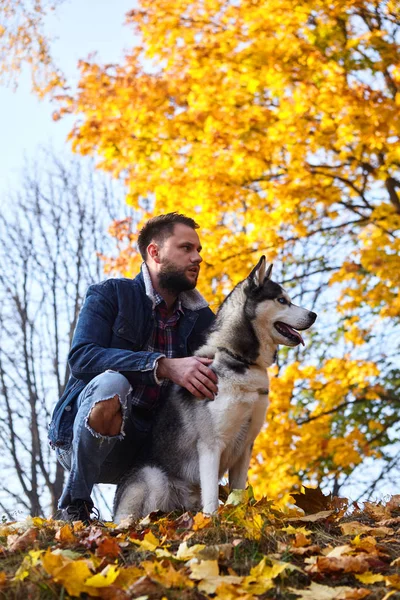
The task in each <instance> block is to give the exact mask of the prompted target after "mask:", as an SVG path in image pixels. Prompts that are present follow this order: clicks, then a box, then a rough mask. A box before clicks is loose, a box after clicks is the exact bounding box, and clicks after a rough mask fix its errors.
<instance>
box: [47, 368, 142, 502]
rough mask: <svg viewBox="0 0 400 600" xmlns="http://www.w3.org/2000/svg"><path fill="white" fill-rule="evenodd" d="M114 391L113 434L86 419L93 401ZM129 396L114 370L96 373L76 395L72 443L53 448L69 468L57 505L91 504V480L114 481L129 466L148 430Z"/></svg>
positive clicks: (127, 387) (126, 385) (127, 386)
mask: <svg viewBox="0 0 400 600" xmlns="http://www.w3.org/2000/svg"><path fill="white" fill-rule="evenodd" d="M116 394H117V395H118V397H119V400H120V403H121V410H122V425H121V431H120V433H119V434H118V435H114V436H106V435H101V434H100V433H97V432H96V431H94V430H93V429H92V428H91V427H90V425H89V423H88V419H89V415H90V412H91V410H92V408H93V406H94V405H95V404H97V403H98V402H101V401H102V400H109V399H110V398H113V397H114V396H115V395H116ZM131 399H132V387H131V385H130V383H129V381H128V380H127V379H126V377H124V376H123V375H121V373H118V372H116V371H105V372H104V373H101V374H100V375H97V377H95V378H94V379H92V381H90V383H88V385H87V386H86V387H85V388H84V389H83V390H82V392H81V394H80V396H79V398H78V407H79V408H78V412H77V415H76V417H75V421H74V436H73V441H72V447H71V448H69V449H68V450H63V449H62V448H57V459H58V461H59V463H60V464H61V465H62V466H63V467H64V469H67V470H68V471H69V475H68V478H67V481H66V484H65V487H64V490H63V493H62V495H61V498H60V500H59V503H58V507H59V508H60V509H61V508H66V507H67V506H68V505H70V504H71V503H73V502H74V500H78V499H79V500H84V501H85V502H87V503H88V505H89V506H93V502H92V500H91V497H90V496H91V493H92V490H93V486H94V484H95V483H115V484H116V483H118V482H119V480H120V479H121V477H122V476H123V475H124V474H125V473H126V471H127V470H128V469H129V468H130V467H131V466H132V463H133V460H134V458H135V456H136V455H137V452H138V451H139V449H140V448H141V447H142V445H143V443H144V440H145V438H146V437H147V434H148V432H149V430H150V427H151V420H150V419H148V420H143V419H140V418H137V416H135V412H136V411H137V407H136V406H133V405H132V402H131Z"/></svg>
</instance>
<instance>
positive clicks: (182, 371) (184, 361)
mask: <svg viewBox="0 0 400 600" xmlns="http://www.w3.org/2000/svg"><path fill="white" fill-rule="evenodd" d="M211 363H212V359H211V358H203V357H200V356H188V357H187V358H160V359H159V361H158V366H157V377H160V378H162V379H164V378H166V379H170V380H171V381H173V382H174V383H177V384H178V385H181V386H182V387H184V388H186V389H187V390H188V391H189V392H190V393H191V394H193V395H194V396H196V398H202V399H204V398H208V399H209V400H214V396H215V394H217V393H218V387H217V383H218V378H217V376H216V374H215V373H214V371H213V370H212V369H209V368H208V366H207V365H210V364H211Z"/></svg>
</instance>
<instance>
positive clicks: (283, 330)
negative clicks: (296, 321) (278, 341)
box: [274, 321, 305, 346]
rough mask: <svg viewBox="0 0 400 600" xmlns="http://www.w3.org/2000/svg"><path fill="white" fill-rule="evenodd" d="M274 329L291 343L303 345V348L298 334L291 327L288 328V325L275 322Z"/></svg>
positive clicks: (302, 342) (302, 341)
mask: <svg viewBox="0 0 400 600" xmlns="http://www.w3.org/2000/svg"><path fill="white" fill-rule="evenodd" d="M274 327H275V329H276V330H277V331H279V333H280V334H281V335H283V336H284V337H286V338H288V339H289V340H292V342H295V343H296V344H303V346H304V345H305V344H304V340H303V338H302V337H301V335H300V333H299V332H298V331H296V329H293V327H290V325H287V324H286V323H282V322H281V321H277V322H276V323H274Z"/></svg>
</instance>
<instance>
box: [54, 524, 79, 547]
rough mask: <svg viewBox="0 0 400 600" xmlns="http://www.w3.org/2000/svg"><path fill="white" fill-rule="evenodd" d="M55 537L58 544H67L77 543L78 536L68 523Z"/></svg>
mask: <svg viewBox="0 0 400 600" xmlns="http://www.w3.org/2000/svg"><path fill="white" fill-rule="evenodd" d="M54 537H55V539H56V540H57V541H58V542H64V543H66V544H69V543H71V542H75V541H76V536H75V535H74V532H73V531H72V528H71V525H68V523H67V524H66V525H64V526H63V527H60V529H59V530H58V531H57V532H56V534H55V536H54Z"/></svg>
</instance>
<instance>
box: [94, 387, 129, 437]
mask: <svg viewBox="0 0 400 600" xmlns="http://www.w3.org/2000/svg"><path fill="white" fill-rule="evenodd" d="M115 396H117V397H118V400H119V404H120V409H121V413H122V421H121V429H120V432H119V433H118V434H117V435H103V434H102V433H99V432H98V431H96V430H95V429H93V427H91V426H90V425H89V419H90V415H91V413H92V410H93V409H94V407H95V406H96V405H97V404H99V403H100V402H105V401H107V400H113V399H114V398H115ZM126 410H127V407H126V404H124V403H123V402H122V400H121V396H120V395H119V394H114V396H112V397H111V398H110V397H107V398H100V399H99V400H96V402H94V403H93V404H92V406H91V407H90V411H89V413H88V415H87V416H86V418H85V427H86V429H88V430H89V431H90V433H91V434H92V435H93V437H95V438H98V439H100V440H115V439H117V440H122V439H123V438H124V437H125V418H126Z"/></svg>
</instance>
